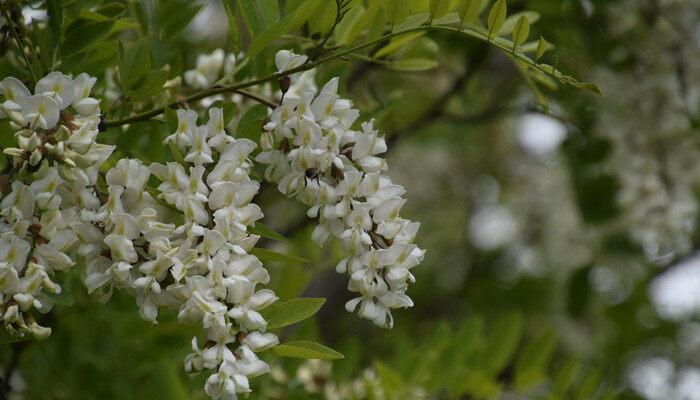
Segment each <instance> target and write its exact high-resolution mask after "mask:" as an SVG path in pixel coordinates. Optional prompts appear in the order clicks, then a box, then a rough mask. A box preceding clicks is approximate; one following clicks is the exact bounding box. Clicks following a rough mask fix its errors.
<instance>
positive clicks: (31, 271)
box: [0, 72, 114, 339]
mask: <svg viewBox="0 0 700 400" xmlns="http://www.w3.org/2000/svg"><path fill="white" fill-rule="evenodd" d="M95 81H96V79H95V78H92V77H90V76H88V75H86V74H81V75H78V76H77V77H76V78H75V79H73V78H71V77H69V76H66V75H64V74H62V73H60V72H52V73H50V74H48V75H47V76H46V77H44V78H42V79H41V80H39V81H38V82H37V84H36V87H35V90H34V92H35V93H34V94H33V95H32V94H31V93H30V91H29V90H28V89H27V88H26V87H25V86H24V84H22V83H21V82H20V81H19V80H17V79H15V78H5V79H4V80H3V81H2V83H0V89H1V90H2V94H3V96H4V102H3V103H2V104H1V105H0V109H1V110H2V113H3V114H4V115H5V116H7V117H9V119H10V125H11V127H12V128H13V129H15V131H16V133H15V137H16V138H17V143H18V145H19V147H18V148H8V149H5V150H4V153H5V154H7V155H9V156H10V159H9V160H8V165H7V168H6V171H4V172H3V173H2V175H0V189H2V200H1V201H0V321H2V323H3V325H4V326H5V328H7V329H8V330H10V331H11V332H15V333H17V334H18V335H22V336H23V335H26V334H32V335H33V336H35V337H37V338H40V339H42V338H46V337H47V336H48V335H49V334H50V333H51V329H50V328H46V327H42V326H40V325H39V324H38V323H37V321H36V319H35V316H34V315H33V314H32V313H31V310H32V309H36V310H38V311H39V312H40V313H47V312H48V311H50V310H51V309H52V307H53V305H54V302H55V299H53V298H52V297H51V295H56V294H58V293H60V291H61V287H60V286H59V285H58V284H57V283H56V282H54V281H53V280H52V279H54V272H56V271H66V270H68V269H70V268H71V267H72V266H73V265H74V264H75V263H76V257H79V256H82V255H84V254H87V253H90V252H91V250H92V248H93V247H92V246H91V245H90V244H88V243H87V242H86V240H88V237H87V236H86V235H89V234H90V232H89V231H86V230H85V229H84V227H85V225H89V224H86V223H85V218H86V214H85V212H86V210H90V209H96V208H98V207H99V206H100V198H99V193H98V192H97V191H96V189H95V187H96V184H97V180H98V173H99V166H100V165H101V164H102V163H103V162H104V161H106V160H107V158H108V157H109V156H110V154H111V153H112V151H113V150H114V147H113V146H107V145H101V144H96V143H95V137H96V136H97V133H98V128H97V126H98V124H99V122H100V109H99V101H98V100H96V99H94V98H92V97H90V90H91V89H92V86H93V85H94V83H95ZM69 106H72V109H73V110H74V111H75V112H76V114H74V113H73V112H72V111H70V109H69ZM98 233H99V232H98ZM97 237H98V239H99V235H98V236H97Z"/></svg>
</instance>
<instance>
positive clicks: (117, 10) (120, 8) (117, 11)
mask: <svg viewBox="0 0 700 400" xmlns="http://www.w3.org/2000/svg"><path fill="white" fill-rule="evenodd" d="M125 9H126V7H124V4H122V3H107V4H103V5H101V6H99V7H97V8H96V9H95V12H96V13H98V14H100V15H104V16H106V17H109V18H116V17H118V16H120V15H121V14H122V13H123V12H124V10H125Z"/></svg>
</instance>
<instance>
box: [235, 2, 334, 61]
mask: <svg viewBox="0 0 700 400" xmlns="http://www.w3.org/2000/svg"><path fill="white" fill-rule="evenodd" d="M321 4H324V0H306V1H304V3H303V4H302V5H300V6H299V7H297V8H296V9H295V10H294V11H292V13H291V14H289V15H286V16H284V17H283V18H282V19H280V20H279V22H277V23H276V24H274V25H273V26H271V27H269V28H267V29H265V30H264V31H262V32H261V33H260V34H258V35H256V36H255V38H254V39H253V42H252V43H251V44H250V49H249V51H248V53H249V57H250V58H253V57H255V56H256V55H258V54H259V53H260V52H261V51H263V50H264V49H265V48H266V47H267V46H269V45H270V44H271V43H272V42H273V41H274V40H276V39H278V38H280V37H282V35H284V34H285V33H288V32H291V31H294V30H296V29H299V28H300V27H301V26H302V25H303V24H304V23H305V22H306V21H308V20H309V18H311V17H312V16H313V15H314V13H315V12H316V10H317V9H318V8H319V6H321Z"/></svg>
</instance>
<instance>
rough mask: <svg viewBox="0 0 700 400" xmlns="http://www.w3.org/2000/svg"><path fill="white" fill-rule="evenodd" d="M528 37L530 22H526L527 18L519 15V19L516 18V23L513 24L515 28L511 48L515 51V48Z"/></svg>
mask: <svg viewBox="0 0 700 400" xmlns="http://www.w3.org/2000/svg"><path fill="white" fill-rule="evenodd" d="M529 35H530V22H529V21H528V20H527V17H525V16H524V15H521V16H520V18H518V22H516V23H515V28H514V29H513V43H514V45H513V48H514V49H515V47H516V46H519V45H521V44H523V43H525V41H526V40H527V37H528V36H529ZM514 51H515V50H514Z"/></svg>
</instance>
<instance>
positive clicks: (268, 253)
mask: <svg viewBox="0 0 700 400" xmlns="http://www.w3.org/2000/svg"><path fill="white" fill-rule="evenodd" d="M250 254H252V255H254V256H256V257H258V258H259V259H260V261H262V262H264V263H268V262H280V263H291V264H298V263H305V262H309V260H307V259H305V258H301V257H298V256H293V255H291V254H283V253H278V252H276V251H273V250H268V249H262V248H259V247H254V248H252V249H250Z"/></svg>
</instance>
